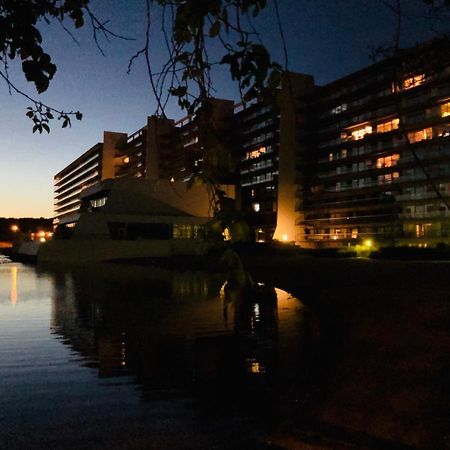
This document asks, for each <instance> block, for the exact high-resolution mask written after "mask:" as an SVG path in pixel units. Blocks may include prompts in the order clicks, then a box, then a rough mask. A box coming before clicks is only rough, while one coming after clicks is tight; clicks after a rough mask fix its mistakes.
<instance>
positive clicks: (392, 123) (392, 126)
mask: <svg viewBox="0 0 450 450" xmlns="http://www.w3.org/2000/svg"><path fill="white" fill-rule="evenodd" d="M398 124H399V120H398V119H392V120H389V121H388V122H383V123H379V124H378V125H377V133H387V132H388V131H392V130H396V129H397V128H398Z"/></svg>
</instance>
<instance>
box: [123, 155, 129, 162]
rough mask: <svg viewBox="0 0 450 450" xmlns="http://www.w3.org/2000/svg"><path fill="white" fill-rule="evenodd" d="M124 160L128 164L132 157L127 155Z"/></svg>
mask: <svg viewBox="0 0 450 450" xmlns="http://www.w3.org/2000/svg"><path fill="white" fill-rule="evenodd" d="M123 162H124V163H125V164H128V163H129V162H130V158H129V157H128V156H125V158H123Z"/></svg>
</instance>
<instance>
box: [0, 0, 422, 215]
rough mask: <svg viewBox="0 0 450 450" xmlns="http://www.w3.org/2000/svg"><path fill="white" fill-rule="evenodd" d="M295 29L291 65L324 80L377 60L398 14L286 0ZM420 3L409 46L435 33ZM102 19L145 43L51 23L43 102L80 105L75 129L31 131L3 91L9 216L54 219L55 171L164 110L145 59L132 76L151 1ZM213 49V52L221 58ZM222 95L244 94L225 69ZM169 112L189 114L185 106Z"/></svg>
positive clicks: (3, 179)
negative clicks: (374, 53)
mask: <svg viewBox="0 0 450 450" xmlns="http://www.w3.org/2000/svg"><path fill="white" fill-rule="evenodd" d="M278 1H279V7H280V13H281V19H282V23H283V27H284V32H285V35H286V41H287V47H288V54H289V69H290V70H293V71H298V72H303V73H308V74H311V75H314V77H315V79H316V83H318V84H325V83H328V82H330V81H333V80H335V79H337V78H339V77H342V76H345V75H347V74H349V73H351V72H353V71H355V70H358V69H360V68H362V67H364V66H366V65H368V64H369V63H370V59H369V54H370V47H371V46H377V45H379V44H380V43H386V42H390V41H391V40H392V36H393V33H394V25H395V21H394V17H393V16H392V13H391V12H390V11H389V10H388V9H387V8H386V7H385V6H383V5H382V2H381V1H380V0H278ZM418 3H420V0H417V1H416V0H404V1H403V4H404V5H405V8H406V7H407V8H408V15H409V16H410V18H409V19H408V20H406V21H405V23H404V32H403V35H402V36H403V37H402V40H403V44H404V45H410V44H413V43H415V42H417V41H420V40H423V39H425V38H427V37H429V36H430V33H429V31H428V25H427V24H424V21H423V20H422V19H421V18H422V14H421V11H420V10H419V9H417V8H413V7H414V5H415V4H418ZM91 4H92V9H93V10H94V11H95V12H96V13H97V14H98V16H100V17H102V18H105V19H109V20H110V23H109V26H110V28H111V29H113V30H115V31H117V32H118V33H120V34H123V35H126V36H130V37H134V38H136V41H122V40H111V41H110V42H109V43H108V42H104V41H103V42H102V46H103V49H104V51H105V53H106V56H105V57H104V56H102V55H101V54H100V52H99V51H98V49H97V48H96V46H95V43H94V42H93V39H92V33H91V30H90V29H89V27H85V28H84V29H82V30H79V31H78V32H77V33H76V36H77V38H78V40H79V45H78V44H76V43H74V42H73V41H72V39H71V38H70V37H69V36H68V35H67V34H66V33H65V32H64V31H63V30H62V29H61V27H59V26H58V25H56V24H53V25H51V26H48V25H46V24H42V26H41V29H42V33H43V36H44V44H45V45H46V47H47V49H48V51H49V53H50V54H51V55H52V57H53V59H54V62H55V63H56V64H57V66H58V72H57V74H56V75H55V78H54V80H53V82H52V84H51V86H50V88H49V90H48V91H47V92H46V93H45V95H43V96H42V101H43V102H47V103H50V104H52V105H56V106H58V107H60V108H66V109H73V110H80V111H82V112H83V114H84V118H83V120H82V122H74V123H73V126H72V128H71V129H64V130H61V129H60V128H58V127H57V126H56V124H55V125H54V126H53V127H52V130H51V133H50V134H49V135H47V134H43V135H36V134H34V135H33V134H32V126H31V125H32V123H31V122H30V121H29V120H28V119H27V118H26V117H25V112H26V111H25V109H26V107H27V106H28V103H27V101H26V100H24V99H22V98H20V97H19V96H17V95H13V96H9V94H8V91H7V89H6V86H2V87H1V89H0V99H1V102H2V105H3V113H2V120H1V121H0V136H1V137H0V158H1V159H0V160H1V161H2V162H1V167H2V170H1V172H0V173H1V175H0V217H1V216H15V217H18V216H47V217H50V216H52V209H53V200H52V199H53V192H52V190H53V175H54V174H55V173H57V172H58V171H59V170H61V169H62V168H63V167H64V166H65V165H67V164H68V163H70V162H71V161H72V160H73V159H75V158H76V157H77V156H79V155H80V154H81V153H83V152H84V151H85V150H87V149H88V148H90V147H91V146H92V145H94V144H95V143H97V142H99V141H101V140H102V136H103V130H110V131H123V132H128V133H132V132H134V131H136V130H137V129H139V128H140V127H142V126H143V125H144V124H145V121H146V116H147V115H151V114H152V113H154V112H155V109H156V104H155V101H154V99H153V98H152V96H151V91H150V86H149V83H148V78H147V75H146V71H145V67H144V65H143V63H142V62H138V63H137V64H136V65H135V67H134V69H133V71H132V73H131V74H130V75H127V74H126V69H127V65H128V60H129V58H130V57H131V55H133V53H134V52H136V50H138V49H139V48H141V46H142V42H143V38H144V36H143V34H144V29H145V18H144V13H145V9H144V8H145V1H144V0H128V1H127V0H92V1H91ZM268 4H269V7H268V9H267V11H266V12H265V13H264V16H263V17H261V18H260V19H259V20H258V27H259V30H260V31H261V34H262V37H263V40H264V43H265V44H266V45H267V46H268V48H269V49H270V50H271V52H272V55H273V57H274V59H276V60H278V61H280V62H283V53H282V47H281V39H280V36H279V33H278V29H277V26H276V22H275V20H274V17H275V16H274V9H273V3H272V2H271V0H268ZM162 48H163V45H162V41H161V34H160V32H159V30H157V29H156V30H154V32H153V35H152V51H153V53H152V54H153V58H154V59H153V61H154V67H155V69H157V68H158V66H160V65H161V62H162V61H163V58H164V55H163V53H162ZM213 56H214V55H213ZM219 57H220V56H219V55H218V59H219ZM11 74H12V76H13V78H14V81H15V82H16V83H17V84H18V86H19V87H20V88H22V89H23V90H25V91H26V92H29V93H31V94H33V95H34V92H33V89H34V88H33V86H32V85H30V84H29V83H26V82H25V81H24V78H23V75H22V73H21V71H20V70H19V68H18V67H17V66H16V67H12V70H11ZM215 88H216V96H217V97H221V98H233V97H234V98H236V89H235V87H234V86H233V85H232V84H231V82H230V81H229V79H228V77H227V76H226V74H223V73H218V74H217V80H216V84H215ZM167 114H168V115H169V116H171V117H173V118H179V117H182V116H183V113H182V112H181V111H180V110H179V109H178V107H177V106H176V104H173V105H169V107H168V109H167Z"/></svg>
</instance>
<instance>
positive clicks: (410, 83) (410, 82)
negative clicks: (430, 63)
mask: <svg viewBox="0 0 450 450" xmlns="http://www.w3.org/2000/svg"><path fill="white" fill-rule="evenodd" d="M424 82H425V74H424V73H421V74H419V75H413V76H412V77H408V78H405V79H404V80H403V82H402V88H403V89H405V90H406V89H412V88H414V87H417V86H420V85H421V84H423V83H424Z"/></svg>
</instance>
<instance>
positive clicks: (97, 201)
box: [91, 197, 106, 208]
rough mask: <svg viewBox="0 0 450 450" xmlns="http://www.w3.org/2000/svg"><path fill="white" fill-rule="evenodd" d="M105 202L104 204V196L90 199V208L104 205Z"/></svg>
mask: <svg viewBox="0 0 450 450" xmlns="http://www.w3.org/2000/svg"><path fill="white" fill-rule="evenodd" d="M105 204H106V197H102V198H96V199H94V200H91V206H92V208H101V207H102V206H105Z"/></svg>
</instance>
